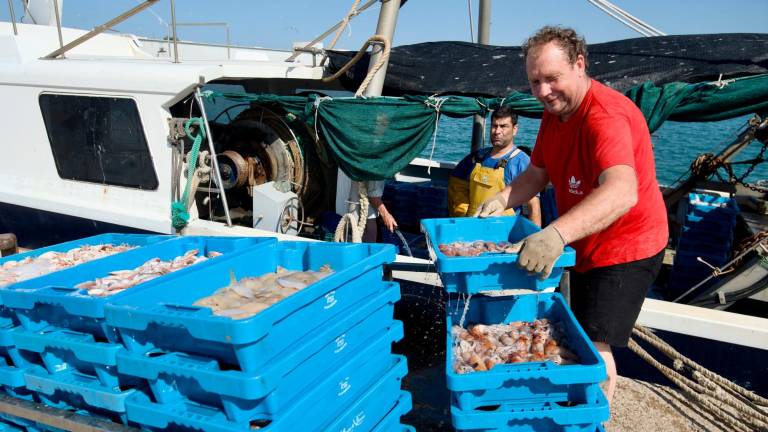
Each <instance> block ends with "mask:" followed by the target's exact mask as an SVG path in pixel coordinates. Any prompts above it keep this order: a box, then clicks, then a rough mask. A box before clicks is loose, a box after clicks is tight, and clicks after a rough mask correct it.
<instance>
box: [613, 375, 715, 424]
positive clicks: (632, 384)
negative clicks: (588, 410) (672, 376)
mask: <svg viewBox="0 0 768 432" xmlns="http://www.w3.org/2000/svg"><path fill="white" fill-rule="evenodd" d="M605 430H606V432H647V431H667V432H678V431H680V432H682V431H707V432H710V431H711V432H719V431H728V430H729V428H727V426H723V425H720V424H718V423H717V422H716V421H713V420H712V419H710V418H708V417H707V416H705V415H702V412H701V409H700V408H698V407H695V406H693V405H691V404H690V403H689V402H688V401H687V399H686V398H685V395H684V394H682V393H681V392H680V391H679V390H677V389H676V388H674V387H668V386H664V385H660V384H654V383H649V382H645V381H640V380H635V379H629V378H624V377H619V381H618V386H617V389H616V395H615V396H614V401H613V404H612V406H611V420H610V421H609V422H608V423H607V424H606V425H605Z"/></svg>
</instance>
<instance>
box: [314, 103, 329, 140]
mask: <svg viewBox="0 0 768 432" xmlns="http://www.w3.org/2000/svg"><path fill="white" fill-rule="evenodd" d="M327 100H331V97H330V96H323V97H320V98H317V99H315V107H314V108H315V141H320V134H319V133H318V132H317V117H318V113H319V112H320V104H321V103H323V101H327Z"/></svg>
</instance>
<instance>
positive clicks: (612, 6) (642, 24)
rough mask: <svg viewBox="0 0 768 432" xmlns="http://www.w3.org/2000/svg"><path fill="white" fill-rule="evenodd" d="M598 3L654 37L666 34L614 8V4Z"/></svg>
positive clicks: (602, 1) (603, 0)
mask: <svg viewBox="0 0 768 432" xmlns="http://www.w3.org/2000/svg"><path fill="white" fill-rule="evenodd" d="M597 1H598V2H600V3H602V4H603V5H605V6H606V7H608V8H610V9H613V10H614V11H616V13H618V14H620V15H622V16H623V17H625V18H627V19H629V20H630V21H632V22H634V23H636V24H637V25H639V26H641V27H643V28H644V29H645V30H647V31H649V32H650V33H652V34H653V35H654V36H666V35H667V34H666V33H664V32H663V31H661V30H659V29H657V28H656V27H653V26H652V25H650V24H648V23H647V22H645V21H643V20H641V19H640V18H638V17H636V16H634V15H632V14H630V13H629V12H627V11H625V10H624V9H622V8H620V7H618V6H616V5H615V4H613V3H611V2H610V1H608V0H597Z"/></svg>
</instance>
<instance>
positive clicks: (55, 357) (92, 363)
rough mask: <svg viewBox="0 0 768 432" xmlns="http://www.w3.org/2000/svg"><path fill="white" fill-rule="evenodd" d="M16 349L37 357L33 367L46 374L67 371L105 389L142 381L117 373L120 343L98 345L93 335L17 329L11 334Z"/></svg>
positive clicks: (120, 349) (69, 331) (58, 330)
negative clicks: (97, 383)
mask: <svg viewBox="0 0 768 432" xmlns="http://www.w3.org/2000/svg"><path fill="white" fill-rule="evenodd" d="M13 337H14V340H15V341H16V346H17V349H18V350H19V351H20V352H21V353H22V354H23V353H25V352H30V353H34V354H35V355H36V356H37V357H39V358H40V361H39V362H35V364H38V365H41V366H43V367H45V369H46V370H47V371H48V372H49V373H58V372H61V371H65V370H69V371H76V372H79V373H81V374H84V375H88V376H92V377H96V378H97V379H98V380H99V382H100V383H101V384H102V385H104V386H106V387H118V386H121V387H122V386H127V385H135V384H138V383H140V382H141V381H139V380H137V379H136V378H133V377H129V376H125V375H122V374H119V373H118V369H117V353H118V352H120V351H124V350H125V348H123V346H122V345H120V344H113V343H108V342H97V341H96V340H94V337H93V335H91V334H88V333H80V332H74V331H71V330H60V329H52V330H45V331H42V332H31V331H29V330H25V329H24V328H17V329H16V330H15V331H14V334H13Z"/></svg>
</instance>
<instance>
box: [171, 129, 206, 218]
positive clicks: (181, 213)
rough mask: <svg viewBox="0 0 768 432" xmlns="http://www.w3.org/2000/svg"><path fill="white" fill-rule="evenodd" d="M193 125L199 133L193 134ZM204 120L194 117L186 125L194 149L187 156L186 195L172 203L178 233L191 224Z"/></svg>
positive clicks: (172, 215)
mask: <svg viewBox="0 0 768 432" xmlns="http://www.w3.org/2000/svg"><path fill="white" fill-rule="evenodd" d="M192 125H195V126H197V133H196V134H193V133H192V131H191V130H190V127H191V126H192ZM203 126H204V125H203V119H201V118H200V117H193V118H191V119H189V120H187V121H186V122H185V123H184V132H185V133H186V134H187V136H188V137H194V138H193V142H192V149H191V150H190V151H189V153H188V154H187V184H186V186H185V187H184V193H183V194H182V195H181V200H179V201H174V202H173V203H171V224H172V225H173V228H175V229H176V230H177V231H180V230H182V229H183V228H184V227H186V226H187V224H188V223H189V212H188V210H189V207H190V205H191V204H192V199H191V197H190V196H191V195H192V191H193V190H194V189H195V187H193V182H194V177H195V169H196V168H197V156H198V154H199V152H200V144H202V142H203V139H205V128H204V127H203Z"/></svg>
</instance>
